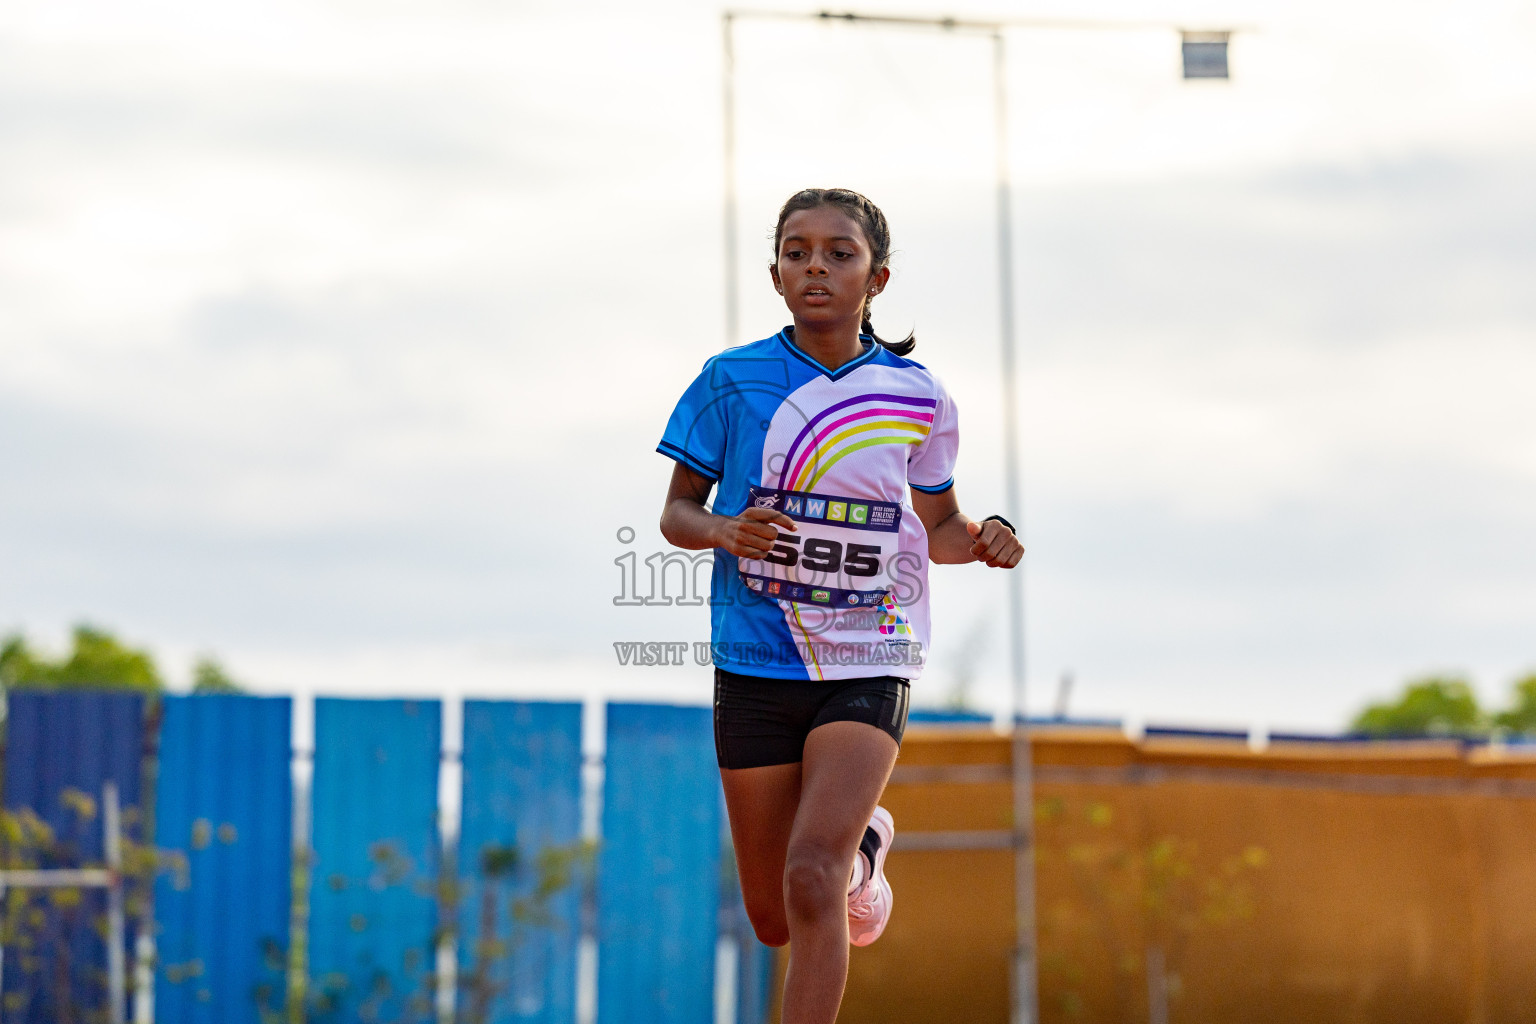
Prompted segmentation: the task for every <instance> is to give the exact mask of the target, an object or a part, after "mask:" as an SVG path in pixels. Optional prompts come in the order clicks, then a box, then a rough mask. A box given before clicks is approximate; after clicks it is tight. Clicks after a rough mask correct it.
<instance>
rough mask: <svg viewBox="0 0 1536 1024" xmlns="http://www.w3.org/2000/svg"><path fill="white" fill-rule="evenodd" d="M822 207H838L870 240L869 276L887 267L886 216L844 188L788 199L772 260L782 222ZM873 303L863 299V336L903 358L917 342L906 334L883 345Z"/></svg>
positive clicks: (778, 235)
mask: <svg viewBox="0 0 1536 1024" xmlns="http://www.w3.org/2000/svg"><path fill="white" fill-rule="evenodd" d="M822 206H835V207H837V208H838V209H840V210H842V211H843V212H844V213H846V214H848V216H849V217H851V218H852V219H853V220H854V221H855V222H857V223H858V225H859V227H860V228H862V229H863V231H864V237H865V238H866V239H868V240H869V254H870V265H869V269H870V271H871V272H873V271H876V270H879V269H880V268H881V267H885V266H889V265H890V262H891V226H890V225H889V224H887V223H886V221H885V214H883V213H881V212H880V207H878V206H876V205H875V204H874V203H872V202H870V201H869V200H868V199H866V198H865V197H864V196H862V195H860V194H859V193H857V192H855V191H853V190H852V189H847V188H804V189H801V190H800V191H799V192H796V193H795V194H794V195H792V196H790V197H789V199H788V200H787V201H786V202H785V203H784V208H783V209H781V210H780V211H779V223H778V226H777V227H775V228H774V229H773V256H774V259H775V260H777V259H778V256H779V243H780V242H781V241H783V238H784V222H785V221H786V220H788V219H789V215H790V214H792V213H796V212H798V211H800V210H815V209H817V208H819V207H822ZM872 301H874V296H873V295H866V296H864V316H863V320H862V323H861V325H860V326H861V327H862V329H863V331H864V333H865V334H867V335H869V336H870V337H871V338H874V339H875V341H876V342H877V343H878V344H881V345H884V346H885V347H886V348H888V349H890V350H891V351H892V352H894V353H896V354H897V355H899V356H904V355H906V354H907V353H909V352H911V351H912V350H913V349H914V348H916V347H917V338H916V337H915V336H914V335H912V334H908V335H907V336H906V337H905V338H903V339H902V340H901V341H886V340H885V339H884V338H882V337H880V335H878V334H876V333H875V328H874V325H873V324H871V323H870V322H869V305H870V303H871V302H872Z"/></svg>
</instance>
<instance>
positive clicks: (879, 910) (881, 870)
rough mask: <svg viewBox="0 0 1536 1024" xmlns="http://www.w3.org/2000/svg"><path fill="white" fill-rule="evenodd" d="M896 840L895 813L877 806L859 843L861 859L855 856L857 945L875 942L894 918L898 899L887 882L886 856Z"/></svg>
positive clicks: (851, 909)
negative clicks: (871, 855)
mask: <svg viewBox="0 0 1536 1024" xmlns="http://www.w3.org/2000/svg"><path fill="white" fill-rule="evenodd" d="M895 838H896V823H895V822H893V821H892V820H891V812H890V811H888V810H886V809H885V808H884V807H876V808H875V813H874V814H873V815H872V816H871V817H870V819H869V827H868V828H867V829H866V830H865V832H864V842H862V843H860V844H859V853H858V856H856V857H854V872H853V874H854V878H853V885H852V888H850V889H849V890H848V941H849V942H852V943H853V944H854V945H855V946H867V945H869V944H870V943H871V942H874V941H875V940H876V939H878V938H879V937H880V933H881V932H883V931H885V924H886V922H887V921H889V920H890V919H891V903H892V902H893V900H894V897H892V895H891V883H890V882H888V881H886V880H885V855H886V854H887V853H890V851H891V840H893V839H895ZM871 847H873V851H872V852H873V854H874V857H873V859H871V857H870V853H871Z"/></svg>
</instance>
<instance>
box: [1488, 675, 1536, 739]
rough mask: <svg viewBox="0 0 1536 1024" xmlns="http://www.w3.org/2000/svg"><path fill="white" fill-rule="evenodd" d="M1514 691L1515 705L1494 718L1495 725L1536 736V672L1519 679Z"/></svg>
mask: <svg viewBox="0 0 1536 1024" xmlns="http://www.w3.org/2000/svg"><path fill="white" fill-rule="evenodd" d="M1513 690H1514V693H1513V694H1511V696H1512V698H1513V703H1512V704H1511V705H1510V707H1509V708H1508V710H1505V711H1500V712H1499V713H1498V714H1497V715H1495V716H1494V718H1493V724H1494V725H1497V726H1499V727H1501V728H1504V729H1508V730H1509V731H1510V732H1515V733H1522V734H1525V735H1533V734H1536V672H1532V673H1531V674H1530V675H1528V676H1526V677H1525V678H1524V679H1517V680H1516V681H1515V685H1514V687H1513Z"/></svg>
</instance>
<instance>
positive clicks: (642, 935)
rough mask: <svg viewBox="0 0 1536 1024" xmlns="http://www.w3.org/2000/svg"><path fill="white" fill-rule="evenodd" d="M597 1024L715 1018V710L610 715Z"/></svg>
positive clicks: (628, 708) (617, 707) (647, 709)
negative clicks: (712, 715) (712, 721)
mask: <svg viewBox="0 0 1536 1024" xmlns="http://www.w3.org/2000/svg"><path fill="white" fill-rule="evenodd" d="M606 766H607V767H606V773H605V777H604V785H603V845H602V851H601V853H600V855H599V858H598V900H597V911H598V948H599V956H598V982H597V1008H598V1010H597V1012H598V1020H599V1022H600V1024H701V1022H705V1021H709V1020H711V1019H712V1017H713V999H714V974H715V971H714V967H715V943H716V936H717V934H718V931H717V928H718V923H717V912H718V904H719V899H720V895H719V894H720V781H719V775H718V774H717V772H716V770H715V753H714V731H713V726H712V724H711V717H710V711H709V709H708V708H697V707H665V706H658V705H646V704H610V705H608V744H607V755H606Z"/></svg>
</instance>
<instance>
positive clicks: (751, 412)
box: [656, 328, 959, 679]
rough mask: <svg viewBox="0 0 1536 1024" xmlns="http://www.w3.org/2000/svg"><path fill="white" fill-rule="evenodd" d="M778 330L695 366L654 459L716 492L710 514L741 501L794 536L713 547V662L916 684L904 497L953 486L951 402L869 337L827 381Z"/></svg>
mask: <svg viewBox="0 0 1536 1024" xmlns="http://www.w3.org/2000/svg"><path fill="white" fill-rule="evenodd" d="M792 335H793V330H792V328H785V329H784V330H783V331H781V332H779V333H778V334H776V335H774V336H773V337H771V338H765V339H763V340H762V341H757V342H753V343H752V344H750V345H743V346H742V347H740V348H733V349H728V350H726V351H725V352H722V353H720V354H719V355H717V356H714V357H712V358H711V359H710V360H709V361H707V362H706V363H705V364H704V369H703V371H702V372H701V373H700V374H699V376H698V377H697V378H696V379H695V380H694V382H693V383H692V384H691V385H689V387H688V390H687V391H686V392H684V394H683V397H682V399H681V400H680V401H679V402H678V403H677V408H676V409H675V410H674V411H673V413H672V418H671V419H670V420H669V421H668V422H667V428H666V431H665V432H664V433H663V434H662V439H661V444H660V445H658V446H657V448H656V450H657V451H659V452H661V453H662V454H663V455H666V456H668V457H669V458H672V459H675V460H676V461H678V462H680V463H682V464H683V465H685V466H687V467H688V468H689V469H692V470H693V471H694V472H696V473H699V474H702V475H703V476H707V477H709V478H710V479H711V480H714V481H716V482H717V484H718V489H717V490H716V492H715V499H714V511H715V512H716V513H717V514H719V515H726V516H734V515H738V514H739V513H740V512H741V511H742V510H743V509H745V508H747V507H748V506H749V505H756V506H758V507H761V508H771V509H775V510H777V511H779V512H783V513H784V514H785V515H786V516H788V517H789V518H790V519H792V520H794V521H795V524H796V526H797V528H798V529H797V531H796V532H794V533H789V532H787V531H785V530H780V531H779V536H778V542H777V543H776V544H775V545H774V548H773V550H772V551H771V552H769V554H768V555H767V556H765V557H764V558H761V559H746V558H736V557H735V556H733V555H731V554H730V552H728V551H726V550H724V549H716V551H715V565H714V574H713V577H712V579H711V587H710V613H711V626H712V631H711V632H712V641H713V645H714V662H715V664H716V665H718V666H720V667H722V668H727V669H730V670H731V671H733V672H741V673H745V674H749V675H759V676H772V677H776V678H784V679H851V678H856V677H859V676H880V675H894V676H901V677H904V678H907V679H916V678H917V677H918V675H919V674H920V673H921V672H922V667H923V662H924V660H925V659H926V657H927V646H928V534H927V531H926V530H924V529H923V524H922V522H921V521H920V520H919V519H918V518H917V515H916V513H914V512H913V511H912V505H911V503H910V502H908V500H907V488H908V486H911V487H913V488H916V489H917V490H920V491H926V492H929V493H932V494H938V493H942V492H943V491H946V490H948V489H949V488H950V487H951V486H952V485H953V483H954V481H953V479H952V474H953V472H954V465H955V454H956V450H957V447H958V444H959V427H958V424H957V421H956V415H955V407H954V403H953V402H952V401H951V400H950V397H949V394H948V393H947V392H946V391H945V390H944V386H943V385H942V384H940V383H939V380H938V378H937V377H935V376H934V375H933V374H932V373H931V372H929V371H928V369H927V368H925V367H924V366H923V365H922V364H920V363H916V362H913V361H912V360H910V359H906V358H903V357H901V356H898V355H895V354H893V353H892V352H891V351H890V350H889V349H887V348H885V347H884V346H881V345H878V344H875V343H874V342H873V340H871V339H869V338H865V339H864V343H865V346H866V347H865V349H864V352H863V354H861V355H859V356H858V357H857V358H855V359H853V360H852V361H850V362H847V363H844V364H843V365H842V366H840V367H838V368H837V369H836V370H828V369H827V368H826V367H824V366H822V365H821V364H820V363H818V362H816V360H814V359H812V358H811V357H810V356H808V355H806V354H805V353H804V352H802V351H800V349H798V348H796V347H795V344H794V342H793V340H792Z"/></svg>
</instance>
